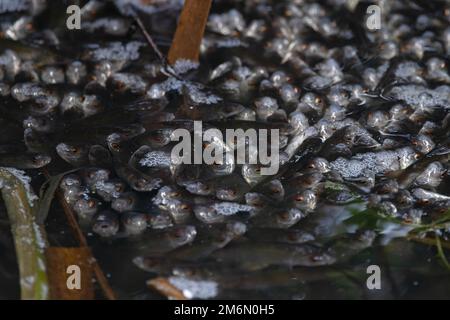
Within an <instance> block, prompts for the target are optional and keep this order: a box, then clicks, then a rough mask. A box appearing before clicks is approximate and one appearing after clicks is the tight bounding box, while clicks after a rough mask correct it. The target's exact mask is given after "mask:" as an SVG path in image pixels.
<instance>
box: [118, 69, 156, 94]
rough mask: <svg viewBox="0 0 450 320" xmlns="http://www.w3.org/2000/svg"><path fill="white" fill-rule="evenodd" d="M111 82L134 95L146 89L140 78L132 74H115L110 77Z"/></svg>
mask: <svg viewBox="0 0 450 320" xmlns="http://www.w3.org/2000/svg"><path fill="white" fill-rule="evenodd" d="M111 78H112V80H113V81H114V82H117V83H119V84H123V86H124V87H126V88H127V89H129V90H130V91H131V92H134V93H143V92H144V91H145V89H146V87H147V83H146V82H145V81H144V79H142V77H141V76H139V75H136V74H132V73H119V72H118V73H115V74H113V75H112V77H111Z"/></svg>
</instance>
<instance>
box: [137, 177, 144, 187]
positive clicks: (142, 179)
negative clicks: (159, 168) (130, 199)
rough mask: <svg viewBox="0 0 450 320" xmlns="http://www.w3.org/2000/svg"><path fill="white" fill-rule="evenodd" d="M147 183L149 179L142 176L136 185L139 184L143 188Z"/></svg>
mask: <svg viewBox="0 0 450 320" xmlns="http://www.w3.org/2000/svg"><path fill="white" fill-rule="evenodd" d="M146 183H147V180H146V179H144V178H141V179H139V180H138V181H137V182H136V185H137V186H138V187H139V188H142V187H144V186H145V184H146Z"/></svg>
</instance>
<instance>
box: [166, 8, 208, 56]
mask: <svg viewBox="0 0 450 320" xmlns="http://www.w3.org/2000/svg"><path fill="white" fill-rule="evenodd" d="M211 3H212V0H186V1H185V3H184V7H183V11H182V12H181V16H180V19H179V22H178V26H177V30H176V32H175V36H174V38H173V41H172V46H171V47H170V50H169V57H168V60H169V63H170V64H174V63H175V62H176V61H177V60H178V59H187V60H192V61H198V59H199V56H200V45H201V43H202V39H203V34H204V32H205V28H206V23H207V21H208V15H209V10H210V9H211Z"/></svg>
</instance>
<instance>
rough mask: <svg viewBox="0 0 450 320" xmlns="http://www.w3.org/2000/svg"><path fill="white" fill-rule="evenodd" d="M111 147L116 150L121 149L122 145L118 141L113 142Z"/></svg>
mask: <svg viewBox="0 0 450 320" xmlns="http://www.w3.org/2000/svg"><path fill="white" fill-rule="evenodd" d="M111 148H113V149H114V150H119V149H120V146H119V144H118V143H115V142H114V143H112V144H111Z"/></svg>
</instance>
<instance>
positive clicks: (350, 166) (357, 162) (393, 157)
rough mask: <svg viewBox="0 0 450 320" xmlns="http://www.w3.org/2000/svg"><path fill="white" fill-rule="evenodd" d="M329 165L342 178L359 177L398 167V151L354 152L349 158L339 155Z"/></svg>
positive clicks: (393, 169)
mask: <svg viewBox="0 0 450 320" xmlns="http://www.w3.org/2000/svg"><path fill="white" fill-rule="evenodd" d="M330 166H331V168H332V169H333V170H336V171H337V172H339V173H340V174H341V175H342V177H343V178H356V177H361V176H364V175H366V174H367V173H373V174H380V173H384V172H388V171H395V170H399V169H400V162H399V153H398V152H397V151H380V152H368V153H362V154H356V155H355V156H354V157H352V158H351V159H346V158H343V157H339V158H338V159H336V160H335V161H332V162H330Z"/></svg>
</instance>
